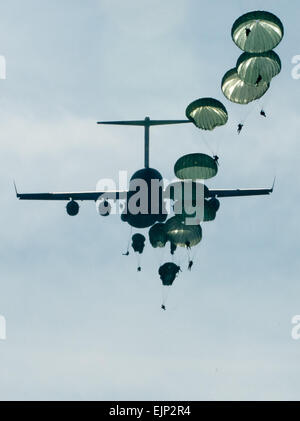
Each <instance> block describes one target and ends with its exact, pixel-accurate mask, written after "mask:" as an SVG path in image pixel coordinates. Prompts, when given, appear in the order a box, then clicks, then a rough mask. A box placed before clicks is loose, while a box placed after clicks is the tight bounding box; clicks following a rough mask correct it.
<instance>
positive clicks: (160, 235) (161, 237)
mask: <svg viewBox="0 0 300 421" xmlns="http://www.w3.org/2000/svg"><path fill="white" fill-rule="evenodd" d="M149 240H150V243H151V246H152V247H154V248H157V247H164V246H165V245H166V242H167V241H168V238H167V233H166V230H165V224H155V225H153V226H152V227H151V228H150V230H149Z"/></svg>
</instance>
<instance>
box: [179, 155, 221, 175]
mask: <svg viewBox="0 0 300 421" xmlns="http://www.w3.org/2000/svg"><path fill="white" fill-rule="evenodd" d="M174 172H175V175H176V177H178V178H180V179H182V180H186V179H191V180H197V179H208V178H212V177H214V176H215V175H216V174H217V172H218V166H217V164H216V161H215V160H214V159H213V158H212V157H210V156H209V155H205V154H203V153H192V154H188V155H184V156H182V157H181V158H179V159H178V161H177V162H176V163H175V166H174Z"/></svg>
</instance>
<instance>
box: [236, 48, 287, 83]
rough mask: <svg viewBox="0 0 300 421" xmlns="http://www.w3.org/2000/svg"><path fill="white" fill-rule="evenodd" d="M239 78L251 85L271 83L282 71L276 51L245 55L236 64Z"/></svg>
mask: <svg viewBox="0 0 300 421" xmlns="http://www.w3.org/2000/svg"><path fill="white" fill-rule="evenodd" d="M236 68H237V73H238V76H239V77H240V78H241V79H242V80H243V81H244V82H245V83H247V84H249V85H256V86H258V85H260V84H262V83H270V82H271V80H272V78H273V77H274V76H276V75H278V73H280V71H281V61H280V58H279V56H278V55H277V54H276V53H275V52H274V51H267V52H265V53H256V54H251V53H243V54H242V55H241V56H240V57H239V59H238V61H237V64H236Z"/></svg>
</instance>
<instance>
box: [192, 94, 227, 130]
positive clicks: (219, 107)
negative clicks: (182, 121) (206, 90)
mask: <svg viewBox="0 0 300 421" xmlns="http://www.w3.org/2000/svg"><path fill="white" fill-rule="evenodd" d="M185 114H186V116H187V118H188V119H189V120H191V121H192V122H193V123H194V124H195V126H197V127H198V128H199V129H203V130H213V129H214V128H215V127H217V126H223V125H224V124H226V123H227V121H228V113H227V110H226V108H225V107H224V105H223V104H222V103H221V102H220V101H218V100H216V99H214V98H200V99H197V100H196V101H194V102H192V103H191V104H190V105H189V106H188V107H187V109H186V111H185Z"/></svg>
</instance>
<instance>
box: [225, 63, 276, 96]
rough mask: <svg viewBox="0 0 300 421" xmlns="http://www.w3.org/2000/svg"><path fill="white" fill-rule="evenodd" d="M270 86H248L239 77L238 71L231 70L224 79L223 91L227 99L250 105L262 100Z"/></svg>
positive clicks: (266, 84) (265, 84)
mask: <svg viewBox="0 0 300 421" xmlns="http://www.w3.org/2000/svg"><path fill="white" fill-rule="evenodd" d="M269 86H270V84H269V83H265V82H261V83H259V85H258V86H255V85H254V86H253V85H248V84H247V83H245V82H244V81H243V80H242V79H241V78H240V77H239V75H238V73H237V69H236V68H234V69H231V70H229V71H228V72H227V73H226V74H225V75H224V77H223V79H222V91H223V94H224V95H225V96H226V98H227V99H229V101H231V102H235V103H237V104H248V103H249V102H251V101H254V100H256V99H259V98H261V97H262V96H263V95H264V94H265V93H266V91H267V90H268V89H269Z"/></svg>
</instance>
